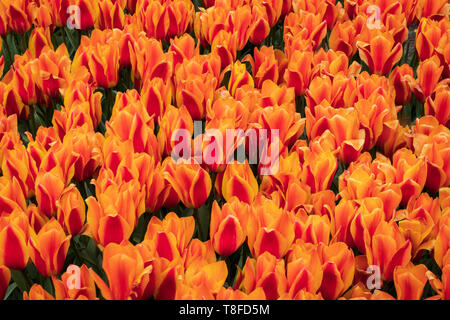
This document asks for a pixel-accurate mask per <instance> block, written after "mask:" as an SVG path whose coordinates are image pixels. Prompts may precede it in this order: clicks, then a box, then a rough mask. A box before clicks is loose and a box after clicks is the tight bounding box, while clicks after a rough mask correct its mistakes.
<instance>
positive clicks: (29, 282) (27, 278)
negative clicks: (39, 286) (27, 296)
mask: <svg viewBox="0 0 450 320" xmlns="http://www.w3.org/2000/svg"><path fill="white" fill-rule="evenodd" d="M18 271H19V272H20V273H21V274H22V277H23V278H24V279H25V281H26V282H27V290H26V291H30V289H31V287H32V286H33V281H31V280H30V277H29V276H28V274H27V273H26V272H25V270H18Z"/></svg>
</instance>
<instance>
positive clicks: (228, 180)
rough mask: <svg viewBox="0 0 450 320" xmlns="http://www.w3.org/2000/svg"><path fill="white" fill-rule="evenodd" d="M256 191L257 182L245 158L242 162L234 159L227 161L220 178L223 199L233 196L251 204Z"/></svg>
mask: <svg viewBox="0 0 450 320" xmlns="http://www.w3.org/2000/svg"><path fill="white" fill-rule="evenodd" d="M257 193H258V182H257V181H256V178H255V176H254V175H253V172H252V171H251V168H250V165H249V164H248V161H247V160H246V161H245V162H244V163H238V162H236V161H234V162H232V163H229V164H228V165H227V167H226V169H225V172H224V174H223V180H222V194H223V197H224V199H225V200H226V201H228V200H230V199H231V198H232V197H233V196H235V197H237V198H238V199H239V200H240V201H243V202H246V203H248V204H251V203H252V202H253V200H254V199H255V197H256V194H257Z"/></svg>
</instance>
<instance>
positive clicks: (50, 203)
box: [36, 167, 65, 218]
mask: <svg viewBox="0 0 450 320" xmlns="http://www.w3.org/2000/svg"><path fill="white" fill-rule="evenodd" d="M64 186H65V183H64V180H63V177H62V172H61V169H60V168H59V167H55V168H54V169H52V170H51V171H49V172H40V173H39V174H38V176H37V177H36V201H37V203H38V207H39V210H41V211H42V212H43V213H44V214H45V215H46V216H47V217H49V218H50V217H51V216H54V215H56V210H57V207H56V201H57V200H59V198H60V197H61V194H62V192H63V190H64Z"/></svg>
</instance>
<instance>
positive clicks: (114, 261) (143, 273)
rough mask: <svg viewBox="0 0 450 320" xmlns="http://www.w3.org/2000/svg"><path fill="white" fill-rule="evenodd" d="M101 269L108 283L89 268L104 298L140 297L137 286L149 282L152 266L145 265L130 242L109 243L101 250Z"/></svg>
mask: <svg viewBox="0 0 450 320" xmlns="http://www.w3.org/2000/svg"><path fill="white" fill-rule="evenodd" d="M102 267H103V270H104V271H105V273H106V277H107V278H108V285H107V284H106V283H105V282H104V281H103V280H102V278H100V276H98V275H97V274H96V273H95V272H94V271H93V270H92V269H90V272H91V276H92V277H93V278H94V281H95V283H96V284H97V287H98V288H99V289H100V291H101V293H102V296H103V298H105V299H106V300H129V299H140V298H141V296H140V294H139V288H140V287H142V286H143V287H145V286H146V285H147V284H148V282H149V274H150V273H151V272H152V266H145V265H144V260H143V259H142V257H141V255H140V253H139V251H138V250H137V249H136V248H135V247H134V246H133V245H132V244H131V243H127V242H125V243H123V244H121V245H119V244H115V243H111V244H108V245H107V246H106V247H105V250H104V251H103V264H102Z"/></svg>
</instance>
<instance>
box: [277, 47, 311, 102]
mask: <svg viewBox="0 0 450 320" xmlns="http://www.w3.org/2000/svg"><path fill="white" fill-rule="evenodd" d="M312 60H313V53H312V52H310V51H304V52H302V51H298V50H296V51H294V53H293V54H292V56H291V57H290V58H289V63H288V66H287V68H286V72H285V74H284V80H285V81H286V84H287V85H288V86H289V87H294V88H295V95H296V96H300V95H303V94H304V93H305V90H306V89H307V88H308V87H309V84H310V81H311V73H312V67H313V66H312Z"/></svg>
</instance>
